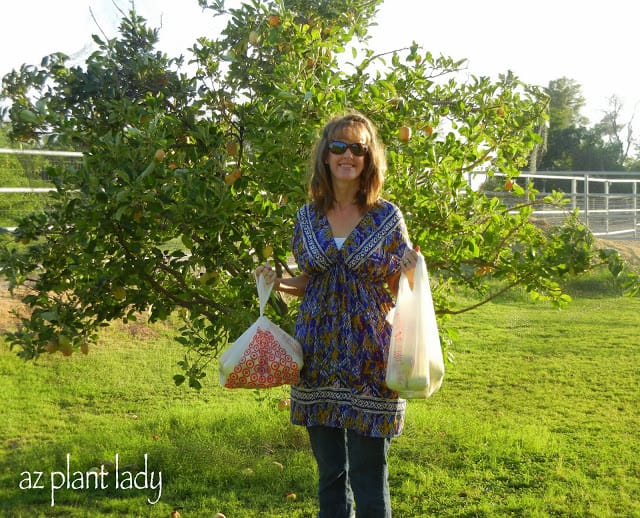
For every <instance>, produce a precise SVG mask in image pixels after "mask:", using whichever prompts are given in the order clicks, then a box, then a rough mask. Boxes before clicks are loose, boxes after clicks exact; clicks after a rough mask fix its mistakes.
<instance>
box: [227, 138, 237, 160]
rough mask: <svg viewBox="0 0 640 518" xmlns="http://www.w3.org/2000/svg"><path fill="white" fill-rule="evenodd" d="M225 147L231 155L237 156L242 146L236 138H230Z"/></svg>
mask: <svg viewBox="0 0 640 518" xmlns="http://www.w3.org/2000/svg"><path fill="white" fill-rule="evenodd" d="M225 147H226V149H227V153H229V154H230V155H231V156H236V155H237V154H238V149H239V148H240V146H238V143H237V142H236V141H235V140H230V141H229V142H227V145H226V146H225Z"/></svg>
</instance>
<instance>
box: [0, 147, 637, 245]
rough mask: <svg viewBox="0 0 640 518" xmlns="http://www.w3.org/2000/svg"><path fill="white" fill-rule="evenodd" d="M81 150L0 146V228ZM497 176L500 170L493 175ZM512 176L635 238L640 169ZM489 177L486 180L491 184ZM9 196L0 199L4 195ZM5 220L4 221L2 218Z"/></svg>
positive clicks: (502, 194)
mask: <svg viewBox="0 0 640 518" xmlns="http://www.w3.org/2000/svg"><path fill="white" fill-rule="evenodd" d="M81 159H82V153H76V152H69V151H40V150H15V149H4V148H0V186H1V185H4V186H2V187H0V228H4V229H6V230H13V228H14V227H13V226H12V223H13V222H15V223H17V221H18V220H19V218H20V216H22V215H24V214H25V211H26V210H27V207H30V206H32V204H27V203H25V199H24V197H25V196H39V197H42V196H43V195H44V194H46V193H47V192H49V191H52V190H54V189H53V186H52V184H51V182H50V181H49V179H48V177H47V174H46V170H47V168H48V167H50V166H51V165H56V164H57V165H65V164H78V163H79V161H80V160H81ZM495 176H499V175H497V174H496V175H495ZM487 180H489V179H488V178H487V175H486V173H485V172H472V173H469V182H470V184H471V185H473V186H475V187H478V188H480V187H481V186H482V185H483V184H485V182H486V181H487ZM517 182H518V183H519V184H520V185H522V186H523V187H525V188H526V185H527V184H528V183H529V182H533V184H534V186H535V188H536V189H537V190H539V191H540V195H539V196H540V198H541V199H542V198H543V197H544V196H546V195H547V194H549V193H551V191H552V190H556V191H562V192H564V193H565V194H566V196H567V198H568V200H569V202H568V203H567V205H566V206H565V207H564V208H563V209H558V208H552V207H549V206H544V204H541V206H540V209H539V210H536V211H535V212H534V215H535V217H537V218H540V219H544V220H545V221H548V222H549V223H552V224H555V223H560V222H561V221H562V219H563V218H564V217H565V216H566V214H567V212H569V211H572V210H575V209H578V212H579V215H580V218H582V220H583V221H584V223H585V224H586V225H587V226H588V227H589V229H590V230H591V231H592V232H593V233H594V235H597V236H607V237H609V238H617V239H640V172H638V173H627V172H591V171H589V172H573V171H572V172H556V171H554V172H537V173H523V174H521V175H520V176H519V177H518V179H517ZM490 184H491V182H490V181H489V182H488V183H486V184H485V185H487V186H488V185H490ZM501 187H502V186H500V188H498V189H496V190H495V191H490V190H486V192H487V195H489V196H497V197H499V198H501V199H502V200H503V201H504V203H505V204H507V206H509V205H510V204H515V203H518V202H519V201H522V200H518V198H517V197H515V196H514V194H513V193H512V192H508V191H505V190H504V189H502V188H501ZM5 196H6V197H13V198H11V199H12V200H14V201H13V202H7V203H2V202H3V198H4V197H5ZM7 222H9V223H7Z"/></svg>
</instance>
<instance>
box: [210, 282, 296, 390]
mask: <svg viewBox="0 0 640 518" xmlns="http://www.w3.org/2000/svg"><path fill="white" fill-rule="evenodd" d="M256 284H257V287H258V299H259V300H260V317H259V318H258V320H256V321H255V322H254V323H253V325H251V327H249V329H247V330H246V331H245V332H244V333H242V335H241V336H240V337H239V338H238V339H237V340H236V341H235V342H233V343H232V344H231V345H230V346H229V348H228V349H227V350H226V351H225V352H224V353H223V354H222V355H221V356H220V359H219V373H220V384H221V385H223V386H224V387H227V388H270V387H277V386H280V385H292V384H295V383H297V382H298V378H299V375H300V369H301V368H302V347H301V346H300V344H299V343H298V342H297V340H296V339H295V338H293V337H292V336H290V335H289V334H287V333H286V332H285V331H283V330H282V329H281V328H280V327H278V326H277V325H276V324H274V323H273V322H271V320H269V319H268V318H267V317H266V316H264V308H265V306H266V305H267V302H268V301H269V295H270V294H271V288H272V286H271V284H267V283H266V281H265V280H264V275H260V276H258V277H257V278H256Z"/></svg>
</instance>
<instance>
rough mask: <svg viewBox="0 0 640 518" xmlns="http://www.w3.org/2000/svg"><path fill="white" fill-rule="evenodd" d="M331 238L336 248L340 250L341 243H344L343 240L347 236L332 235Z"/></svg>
mask: <svg viewBox="0 0 640 518" xmlns="http://www.w3.org/2000/svg"><path fill="white" fill-rule="evenodd" d="M333 239H334V241H335V242H336V246H337V247H338V250H340V249H341V248H342V245H344V242H345V240H346V239H347V238H346V237H334V238H333Z"/></svg>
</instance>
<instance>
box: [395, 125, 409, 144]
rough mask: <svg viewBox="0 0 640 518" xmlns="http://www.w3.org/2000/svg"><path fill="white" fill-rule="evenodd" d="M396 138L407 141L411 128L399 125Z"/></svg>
mask: <svg viewBox="0 0 640 518" xmlns="http://www.w3.org/2000/svg"><path fill="white" fill-rule="evenodd" d="M398 138H399V139H400V141H402V142H409V139H410V138H411V128H410V127H409V126H406V125H405V126H401V127H400V129H399V130H398Z"/></svg>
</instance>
